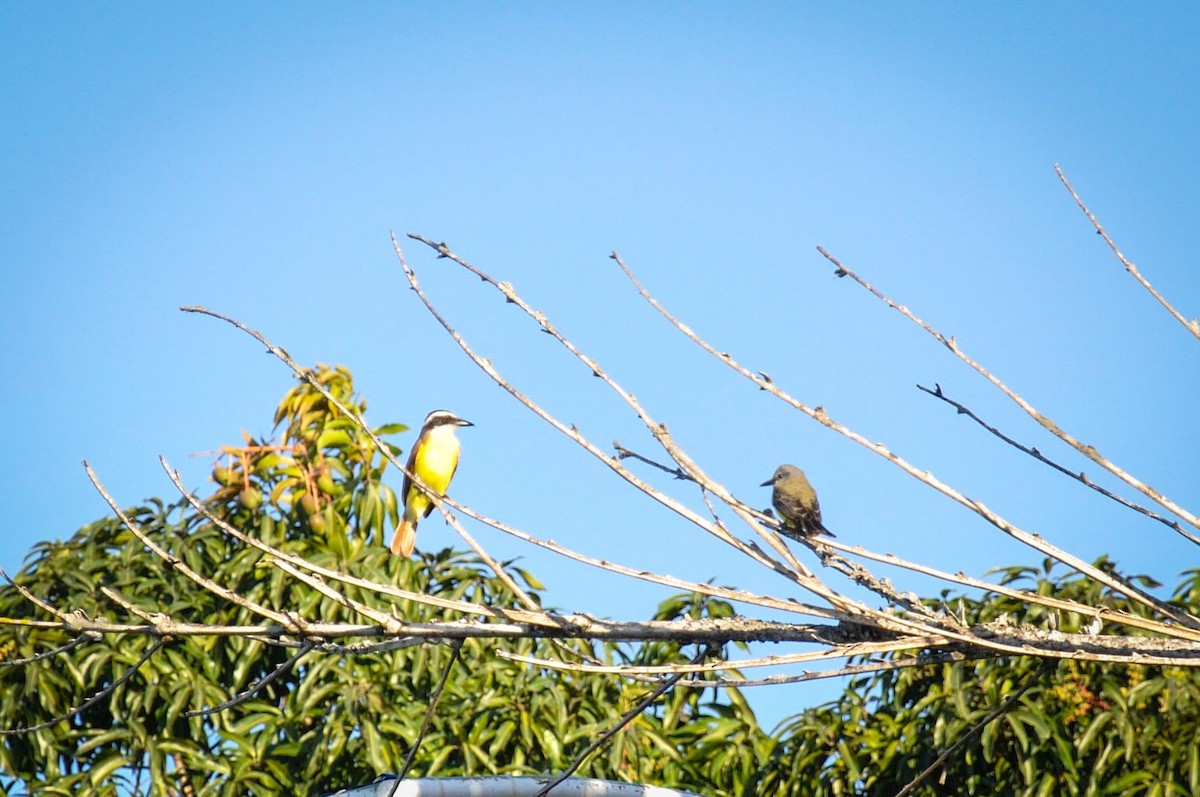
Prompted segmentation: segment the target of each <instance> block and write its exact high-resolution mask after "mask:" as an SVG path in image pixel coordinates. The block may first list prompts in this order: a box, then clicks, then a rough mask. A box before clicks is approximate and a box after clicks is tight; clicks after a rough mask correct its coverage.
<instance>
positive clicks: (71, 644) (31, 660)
mask: <svg viewBox="0 0 1200 797" xmlns="http://www.w3.org/2000/svg"><path fill="white" fill-rule="evenodd" d="M98 638H99V635H98V634H82V635H80V636H77V637H74V638H72V639H71V640H69V641H67V642H66V643H65V644H62V645H59V646H58V647H55V648H51V649H50V650H46V651H43V652H41V653H36V654H34V655H32V656H29V657H27V658H24V659H9V660H7V661H0V667H21V666H23V665H26V664H36V663H37V662H39V661H45V660H46V659H52V658H54V657H55V656H57V655H59V654H60V653H70V652H71V651H72V650H74V649H75V648H77V647H79V646H80V645H82V644H83V643H84V642H91V641H94V640H96V639H98Z"/></svg>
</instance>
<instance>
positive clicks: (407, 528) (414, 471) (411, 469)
mask: <svg viewBox="0 0 1200 797" xmlns="http://www.w3.org/2000/svg"><path fill="white" fill-rule="evenodd" d="M474 425H475V424H473V423H471V422H470V421H464V420H463V419H462V418H460V417H458V416H457V415H455V414H454V413H453V412H447V411H446V410H434V411H433V412H431V413H429V414H428V415H426V416H425V425H424V426H422V427H421V434H420V436H419V437H417V442H416V443H413V447H412V451H410V452H409V454H408V464H407V465H405V466H404V468H405V470H407V471H408V473H406V474H405V475H404V482H403V483H402V484H401V485H400V495H401V496H402V497H403V498H404V516H403V517H402V518H400V525H399V526H397V527H396V533H395V535H393V536H392V546H391V547H392V553H396V554H400V555H401V556H408V555H409V554H411V553H412V552H413V546H414V545H416V542H417V523H418V521H420V520H421V518H423V517H429V513H430V512H432V511H433V499H431V498H430V497H429V496H428V495H426V494H425V493H424V492H422V491H421V488H420V487H418V486H417V485H415V484H413V482H412V478H410V475H409V474H411V475H412V476H415V477H416V478H417V479H420V481H421V484H423V485H425V486H426V487H427V488H429V489H430V490H431V491H433V492H434V493H435V494H436V495H437V496H438V497H439V498H441V497H442V496H443V495H445V494H446V489H447V488H448V487H449V486H450V480H451V479H453V478H454V471H455V470H457V469H458V452H459V449H460V448H462V446H461V444H460V443H459V442H458V438H457V437H455V436H454V431H455V430H456V429H457V428H458V427H460V426H474Z"/></svg>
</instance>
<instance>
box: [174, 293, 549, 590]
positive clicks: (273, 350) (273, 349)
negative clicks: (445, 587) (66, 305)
mask: <svg viewBox="0 0 1200 797" xmlns="http://www.w3.org/2000/svg"><path fill="white" fill-rule="evenodd" d="M179 309H180V310H182V311H183V312H185V313H200V314H202V315H207V316H212V317H213V318H217V319H220V320H221V321H224V322H226V323H227V324H230V325H232V326H234V327H237V328H238V329H240V330H241V331H243V332H245V333H246V334H247V335H249V336H250V337H252V338H254V339H255V340H257V341H258V342H259V343H261V344H263V345H264V346H266V347H267V352H268V353H270V354H273V355H275V357H277V358H278V359H279V360H281V361H282V362H283V363H284V364H285V365H286V366H287V367H288V368H291V369H292V373H293V374H295V375H296V378H297V379H300V380H302V381H304V382H307V383H308V384H309V385H311V386H312V387H313V389H315V390H316V391H317V392H318V393H320V394H321V395H322V396H324V397H325V400H326V401H328V402H329V403H330V404H332V405H333V406H335V407H337V408H338V409H339V410H340V411H341V412H342V414H343V415H345V416H346V417H347V418H349V419H350V420H351V421H353V422H354V424H355V425H357V426H358V427H359V428H360V429H361V430H362V431H363V432H364V433H365V434H366V435H367V437H369V438H370V439H371V442H372V443H374V444H375V446H376V447H377V448H378V449H379V452H380V454H382V455H383V456H384V457H385V458H386V459H387V460H388V462H390V463H392V464H393V465H394V466H395V467H396V469H397V470H399V471H400V472H401V473H403V474H404V475H405V476H408V477H409V479H410V481H411V482H412V483H413V484H415V485H417V488H418V489H420V490H421V491H422V492H423V493H425V494H426V495H427V496H428V497H429V498H430V499H431V500H432V501H433V503H434V505H435V506H436V507H437V508H438V511H440V512H441V513H442V515H443V516H444V517H445V518H446V521H447V522H449V523H450V524H451V525H452V526H453V527H454V528H455V530H456V531H458V533H459V534H460V535H461V536H462V538H463V540H464V541H465V542H466V543H467V545H469V546H470V547H471V548H472V549H473V550H474V551H475V554H476V555H477V556H479V558H481V559H482V560H483V561H484V562H485V563H486V564H487V565H488V567H490V568H491V569H492V571H493V572H495V574H496V577H497V578H499V579H500V580H501V581H503V582H504V584H505V586H507V587H508V588H509V589H510V590H512V592H513V594H514V595H516V596H517V599H518V600H520V601H521V603H523V604H525V608H527V609H528V610H530V611H533V612H540V611H541V607H540V606H539V605H538V603H537V601H535V600H534V599H533V598H531V597H530V596H529V594H528V593H526V592H525V590H523V589H522V588H521V587H520V585H518V584H517V582H516V581H515V580H514V579H513V577H512V576H510V575H509V574H508V573H507V572H505V570H504V568H502V567H501V566H500V564H499V563H498V562H496V560H494V559H493V558H492V557H491V556H490V555H489V554H488V553H487V551H485V550H484V549H483V548H482V547H481V546H480V545H479V544H478V543H476V542H475V540H474V539H473V538H472V537H471V536H470V535H468V534H467V533H466V531H465V530H464V529H463V528H462V527H461V526H459V525H457V524H456V523H455V522H453V519H452V515H450V513H449V512H447V511H446V509H445V507H443V506H442V505H441V496H439V495H437V494H436V493H434V492H433V491H432V490H430V489H429V488H427V487H426V486H425V485H424V484H422V483H421V480H420V479H418V478H416V477H415V476H413V474H411V473H409V472H408V470H406V469H405V467H404V466H403V465H401V464H400V461H399V460H397V459H396V458H395V456H394V455H393V454H392V452H391V449H390V448H388V447H387V446H385V445H384V443H383V441H382V440H380V439H379V437H378V436H377V435H376V434H375V432H374V431H372V429H371V427H369V426H368V425H367V422H366V421H365V420H364V419H363V418H362V417H361V416H360V415H359V414H358V413H357V412H352V411H351V410H350V408H348V407H346V406H345V405H344V404H342V402H340V401H339V400H338V399H337V397H336V396H334V395H333V394H332V393H330V392H329V389H328V388H326V387H325V386H324V385H322V384H321V383H320V382H318V381H317V379H316V378H315V377H314V376H313V372H312V370H311V369H309V368H301V367H300V366H299V365H298V364H297V363H296V361H295V360H293V359H292V357H291V355H290V354H288V353H287V351H285V350H284V349H283V348H282V347H280V346H276V345H275V344H273V343H271V342H270V341H269V340H267V339H266V337H264V336H263V334H262V333H261V332H259V331H257V330H255V329H251V328H250V327H248V326H246V325H245V324H243V323H241V322H240V321H237V320H236V319H233V318H230V317H229V316H226V315H222V314H221V313H217V312H214V311H212V310H209V309H208V308H205V307H199V306H194V305H193V306H184V307H180V308H179Z"/></svg>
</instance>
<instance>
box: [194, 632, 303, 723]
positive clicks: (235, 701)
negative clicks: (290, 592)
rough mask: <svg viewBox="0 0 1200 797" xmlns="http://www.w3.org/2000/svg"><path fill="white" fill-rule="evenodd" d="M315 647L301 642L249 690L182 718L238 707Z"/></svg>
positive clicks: (201, 715)
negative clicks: (296, 648)
mask: <svg viewBox="0 0 1200 797" xmlns="http://www.w3.org/2000/svg"><path fill="white" fill-rule="evenodd" d="M315 647H316V645H314V644H313V643H312V642H309V641H307V640H306V641H304V642H302V643H301V644H300V649H299V650H297V651H296V652H295V653H293V654H292V655H291V656H289V657H288V659H287V660H286V661H284V662H282V663H281V664H280V665H279V666H277V667H276V668H275V669H274V670H272V671H271V672H270V673H268V674H267V675H266V676H265V677H264V678H263V679H262V680H260V681H259V682H258V683H256V684H254V685H253V686H251V687H250V688H249V689H246V690H244V691H242V692H239V693H238V694H236V695H234V696H233V697H231V698H229V699H228V700H226V701H225V702H224V703H218V704H217V705H215V706H210V707H207V708H201V709H196V710H195V711H185V712H183V716H185V717H203V716H205V715H208V714H216V713H218V712H221V711H225V710H226V709H231V708H233V707H234V706H236V705H239V704H241V703H245V702H246V701H247V700H249V699H250V698H252V697H254V696H255V695H256V694H258V693H259V692H261V691H262V690H263V689H265V688H266V687H267V686H268V685H270V684H271V682H272V681H274V680H275V679H277V678H279V676H281V675H283V674H284V673H286V672H288V671H289V670H291V669H292V667H294V666H296V662H298V661H299V660H300V659H301V657H303V656H305V655H306V654H307V653H309V652H310V651H312V650H313V649H314V648H315Z"/></svg>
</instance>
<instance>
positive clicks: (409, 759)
mask: <svg viewBox="0 0 1200 797" xmlns="http://www.w3.org/2000/svg"><path fill="white" fill-rule="evenodd" d="M450 644H451V649H450V660H449V661H448V662H446V668H445V669H444V670H442V678H441V680H439V681H438V685H437V686H436V687H434V690H433V694H432V695H430V696H429V706H428V708H426V709H425V718H424V719H423V720H421V728H420V729H419V730H418V731H417V739H416V741H415V742H413V743H412V746H411V747H409V748H408V755H406V756H405V757H404V765H403V766H402V767H401V768H400V774H399V775H398V776H397V778H396V782H395V783H394V784H392V788H391V790H390V791H389V792H388V795H389V797H390V795H393V794H395V793H396V789H397V788H399V786H400V784H401V783H402V782H403V781H404V779H405V778H406V777H408V770H409V769H411V768H412V763H413V759H415V758H416V757H417V751H418V750H420V749H421V742H422V741H423V740H424V739H425V734H427V733H429V725H430V723H431V722H433V712H434V710H435V709H436V708H437V704H438V699H439V698H441V696H442V690H444V689H445V688H446V681H448V680H450V672H451V671H452V670H453V669H454V665H456V664H457V663H458V660H459V657H460V656H461V655H462V640H456V641H454V642H452V643H450Z"/></svg>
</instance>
